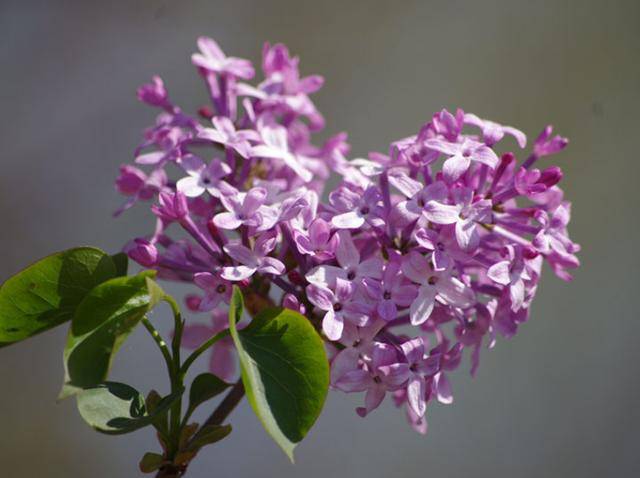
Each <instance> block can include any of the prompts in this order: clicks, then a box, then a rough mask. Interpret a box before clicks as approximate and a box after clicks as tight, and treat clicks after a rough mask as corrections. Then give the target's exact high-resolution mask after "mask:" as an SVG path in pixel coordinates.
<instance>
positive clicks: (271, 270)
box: [258, 257, 286, 276]
mask: <svg viewBox="0 0 640 478" xmlns="http://www.w3.org/2000/svg"><path fill="white" fill-rule="evenodd" d="M258 272H260V273H262V274H273V275H276V276H279V275H282V274H284V273H285V272H286V268H285V266H284V264H283V263H282V262H280V261H279V260H278V259H276V258H275V257H265V258H264V259H262V261H261V264H260V267H258Z"/></svg>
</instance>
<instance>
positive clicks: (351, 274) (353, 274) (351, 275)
mask: <svg viewBox="0 0 640 478" xmlns="http://www.w3.org/2000/svg"><path fill="white" fill-rule="evenodd" d="M355 278H356V271H353V270H351V271H349V272H347V279H349V280H353V279H355Z"/></svg>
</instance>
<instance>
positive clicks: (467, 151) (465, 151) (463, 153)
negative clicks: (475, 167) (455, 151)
mask: <svg viewBox="0 0 640 478" xmlns="http://www.w3.org/2000/svg"><path fill="white" fill-rule="evenodd" d="M462 156H464V157H465V158H468V157H469V156H471V150H470V149H465V150H464V151H463V152H462Z"/></svg>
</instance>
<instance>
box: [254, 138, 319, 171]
mask: <svg viewBox="0 0 640 478" xmlns="http://www.w3.org/2000/svg"><path fill="white" fill-rule="evenodd" d="M260 135H261V137H262V141H263V144H259V145H257V146H254V147H253V149H252V150H251V155H252V156H256V157H260V158H270V159H279V160H282V162H284V164H285V165H287V166H288V167H289V168H291V170H292V171H293V172H295V173H296V174H297V175H298V176H300V178H301V179H302V180H303V181H304V182H309V181H311V179H312V177H313V176H312V174H311V171H309V170H308V169H307V168H305V167H304V165H303V164H302V158H301V157H299V156H297V155H295V154H293V153H292V152H291V151H290V150H289V145H288V140H287V130H286V129H285V128H283V127H281V126H263V127H262V128H260Z"/></svg>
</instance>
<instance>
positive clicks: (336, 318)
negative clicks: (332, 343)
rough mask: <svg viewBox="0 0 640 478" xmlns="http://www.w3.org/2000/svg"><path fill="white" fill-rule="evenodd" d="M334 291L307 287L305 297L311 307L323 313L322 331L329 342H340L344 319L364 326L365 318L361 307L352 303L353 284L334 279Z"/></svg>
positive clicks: (318, 286) (315, 285) (311, 286)
mask: <svg viewBox="0 0 640 478" xmlns="http://www.w3.org/2000/svg"><path fill="white" fill-rule="evenodd" d="M334 289H335V291H334V290H331V289H329V288H328V287H324V286H321V285H317V284H311V285H309V286H308V287H307V297H308V298H309V301H311V303H312V304H313V305H315V306H316V307H317V308H318V309H320V310H321V311H324V318H323V319H322V330H323V331H324V333H325V335H326V336H327V338H329V340H340V337H342V331H343V330H344V321H345V319H347V320H351V321H352V322H354V323H355V324H358V325H366V323H367V322H368V320H367V317H366V316H365V315H364V314H363V310H362V306H361V305H359V304H357V303H356V302H354V301H353V299H354V292H355V288H354V287H353V284H352V283H351V282H349V281H347V280H343V279H341V278H337V279H336V283H335V287H334Z"/></svg>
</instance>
